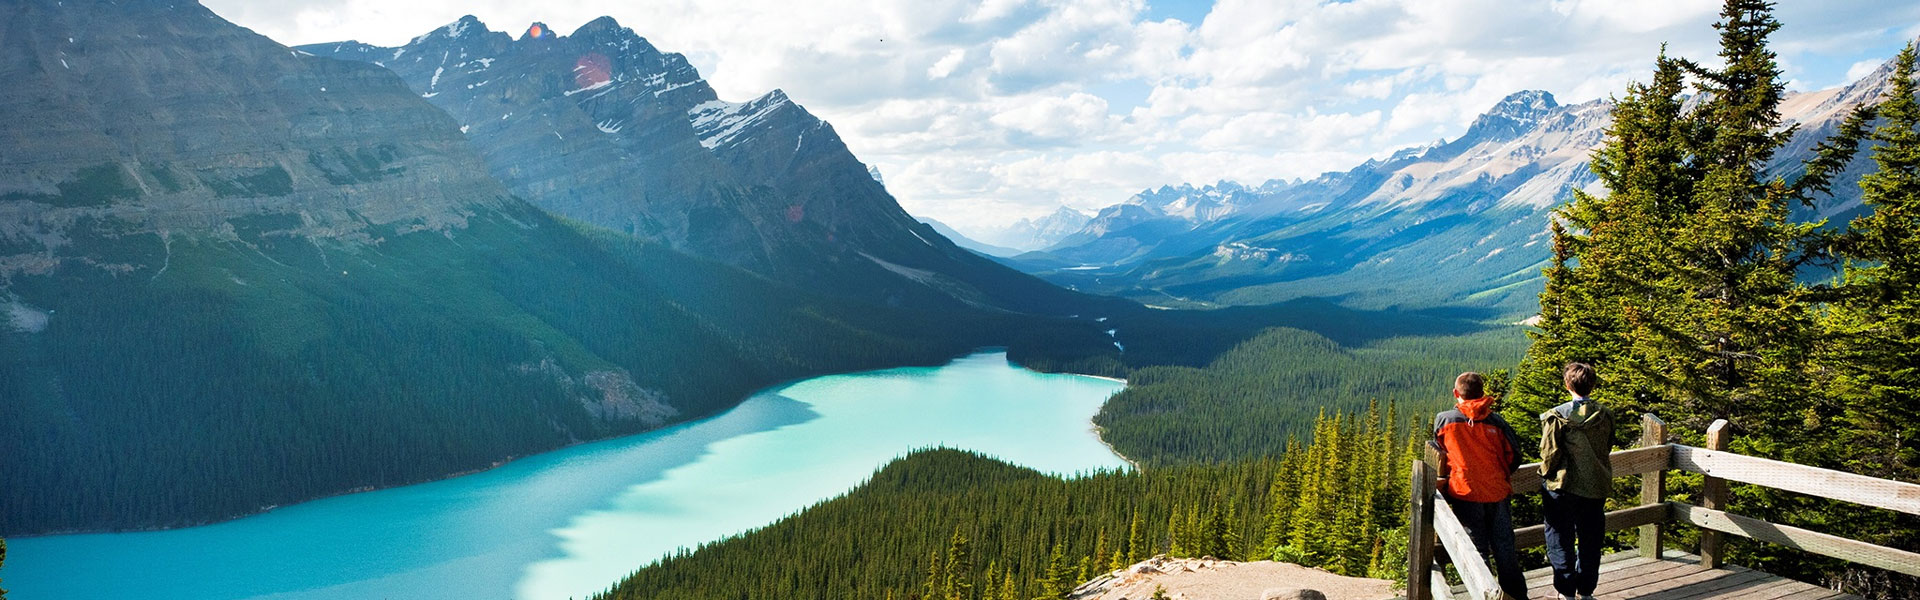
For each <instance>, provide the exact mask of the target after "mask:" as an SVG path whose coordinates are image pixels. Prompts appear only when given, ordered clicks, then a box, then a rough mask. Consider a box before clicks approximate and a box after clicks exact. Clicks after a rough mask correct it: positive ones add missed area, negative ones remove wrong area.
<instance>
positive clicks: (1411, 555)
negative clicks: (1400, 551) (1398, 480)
mask: <svg viewBox="0 0 1920 600" xmlns="http://www.w3.org/2000/svg"><path fill="white" fill-rule="evenodd" d="M1408 486H1409V489H1412V490H1413V493H1412V494H1409V495H1408V496H1409V497H1410V498H1411V502H1410V503H1409V504H1410V506H1409V507H1408V509H1409V513H1408V515H1407V600H1434V599H1435V598H1439V597H1437V596H1427V594H1428V593H1429V590H1430V588H1429V587H1428V586H1429V585H1430V583H1431V582H1429V581H1428V580H1427V578H1428V573H1429V572H1430V570H1431V568H1432V567H1433V497H1434V496H1433V468H1432V467H1430V466H1428V465H1427V462H1426V461H1420V460H1416V461H1413V480H1412V481H1410V482H1408ZM1439 583H1440V584H1441V585H1445V584H1446V578H1445V577H1441V578H1440V579H1439ZM1447 597H1448V598H1450V597H1451V595H1450V594H1449V595H1448V596H1447Z"/></svg>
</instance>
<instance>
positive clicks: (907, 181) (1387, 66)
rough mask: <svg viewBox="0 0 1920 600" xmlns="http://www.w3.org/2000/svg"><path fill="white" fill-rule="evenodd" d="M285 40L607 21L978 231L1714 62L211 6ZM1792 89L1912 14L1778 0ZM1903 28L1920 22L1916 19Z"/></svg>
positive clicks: (1247, 14) (1224, 37)
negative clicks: (781, 102) (837, 136)
mask: <svg viewBox="0 0 1920 600" xmlns="http://www.w3.org/2000/svg"><path fill="white" fill-rule="evenodd" d="M205 2H206V4H207V5H208V6H209V7H210V8H212V9H213V10H214V11H215V12H217V13H219V14H221V15H222V16H225V17H227V18H228V19H231V20H233V21H235V22H237V23H239V24H241V25H244V26H247V27H251V28H253V29H254V30H256V31H258V32H260V33H262V34H265V35H268V36H270V37H273V38H275V39H277V40H280V41H282V42H284V43H288V44H300V43H312V42H324V41H335V40H342V39H359V40H361V41H364V42H369V43H374V44H381V45H398V44H401V43H404V42H405V41H406V40H407V39H409V38H411V37H413V36H415V35H419V34H421V33H424V32H426V31H428V30H430V29H432V28H434V27H437V26H439V25H442V24H445V23H448V22H451V21H453V20H454V19H457V18H458V17H460V16H461V15H463V14H474V15H476V16H478V17H480V19H481V20H482V21H485V22H486V23H487V24H488V25H489V26H491V27H492V28H493V29H496V30H507V31H516V32H517V31H519V30H520V29H521V28H523V27H525V26H526V25H527V23H530V22H532V21H535V20H539V21H544V22H546V23H548V24H550V25H552V26H554V27H555V28H557V29H558V30H559V31H562V32H569V31H571V30H572V29H573V28H575V27H578V26H579V25H581V24H584V23H586V22H587V21H589V20H592V19H593V18H595V17H598V16H601V15H602V14H607V13H610V14H611V15H612V16H613V17H615V18H616V19H619V20H620V22H621V24H623V25H626V26H628V27H632V28H633V29H634V30H635V31H636V32H638V33H640V34H641V35H643V36H645V37H647V38H648V39H649V40H650V41H652V42H653V43H654V45H655V46H657V47H660V48H662V49H664V50H667V51H670V52H680V53H683V54H685V55H687V57H688V59H689V60H690V61H691V62H693V64H694V65H695V66H696V67H698V68H699V69H700V70H701V72H702V74H704V75H705V76H706V77H707V79H708V80H709V81H710V82H711V83H712V85H713V86H714V89H715V90H717V91H718V92H719V93H720V95H721V96H722V97H723V98H727V99H731V100H744V99H747V98H752V97H755V96H758V95H760V94H762V93H764V92H766V91H767V90H770V89H773V88H782V89H784V90H786V91H787V93H788V95H790V96H791V97H793V98H794V99H795V100H796V101H798V102H800V103H802V104H804V105H806V106H807V107H808V109H809V110H811V111H813V112H814V113H815V114H818V115H820V116H822V117H823V118H826V119H827V120H829V121H831V122H833V124H834V126H835V128H836V129H838V130H839V131H840V132H841V134H842V136H843V137H844V138H846V141H847V143H848V145H849V147H851V148H852V149H853V150H854V152H855V153H856V154H858V155H859V156H860V158H861V159H862V160H864V161H866V162H868V163H869V164H877V165H880V166H881V167H882V168H883V169H885V171H886V172H887V183H888V187H889V189H891V190H892V191H893V193H894V195H895V196H896V197H898V198H899V200H900V202H901V204H902V205H903V206H905V207H906V208H907V209H908V210H909V211H910V212H914V213H915V214H922V215H926V216H932V217H935V218H939V219H941V220H943V221H947V222H949V223H952V224H954V225H956V226H959V227H961V228H963V229H965V228H967V227H970V226H972V227H984V226H990V225H993V224H998V223H1005V222H1009V221H1012V220H1015V219H1018V218H1021V217H1030V216H1038V215H1041V214H1044V213H1047V212H1051V211H1052V210H1053V209H1054V208H1055V207H1056V206H1058V205H1060V204H1067V205H1070V206H1074V207H1077V208H1082V209H1094V208H1099V207H1101V206H1105V205H1108V204H1112V203H1114V202H1118V201H1121V200H1124V199H1125V198H1126V197H1127V196H1129V195H1131V194H1132V193H1134V192H1137V191H1139V190H1141V189H1143V188H1148V187H1158V186H1160V185H1163V184H1178V183H1195V184H1205V183H1213V182H1216V181H1219V180H1222V179H1230V180H1236V181H1241V182H1244V183H1249V184H1255V183H1259V182H1261V181H1264V180H1266V179H1269V178H1299V177H1313V176H1315V175H1318V174H1319V173H1322V172H1325V171H1330V170H1344V169H1346V168H1350V167H1351V166H1353V165H1355V164H1357V163H1358V162H1360V161H1363V160H1365V159H1366V158H1367V157H1369V156H1378V155H1381V154H1382V153H1384V152H1385V151H1387V150H1390V149H1392V148H1398V147H1405V146H1409V145H1413V144H1417V143H1424V142H1429V141H1432V140H1434V139H1436V138H1443V137H1452V136H1457V135H1459V134H1460V133H1461V132H1462V131H1464V130H1465V128H1466V126H1467V125H1468V124H1469V123H1471V122H1472V120H1473V118H1474V117H1475V116H1477V115H1478V114H1479V113H1480V112H1482V111H1485V110H1486V109H1487V108H1488V107H1490V106H1492V105H1493V103H1495V102H1497V101H1498V100H1499V99H1500V98H1502V97H1505V96H1506V95H1507V94H1510V93H1512V92H1514V91H1518V90H1522V89H1544V90H1547V91H1550V92H1553V93H1554V95H1555V96H1556V97H1558V98H1559V99H1560V100H1561V101H1562V102H1567V103H1571V102H1581V101H1585V100H1591V99H1594V98H1601V97H1606V96H1609V95H1613V94H1617V93H1619V92H1620V91H1622V90H1623V89H1624V88H1625V86H1626V84H1627V82H1628V81H1631V80H1634V79H1639V78H1644V77H1645V74H1646V73H1647V72H1648V71H1649V69H1650V66H1651V63H1652V60H1653V57H1654V55H1655V53H1657V52H1658V51H1659V49H1660V46H1661V44H1663V43H1665V44H1668V49H1669V52H1670V53H1672V54H1676V55H1682V56H1688V57H1692V58H1695V59H1698V60H1702V61H1706V62H1712V61H1713V60H1714V56H1713V54H1714V47H1715V43H1716V32H1715V31H1714V30H1713V29H1712V28H1711V26H1710V25H1711V23H1712V22H1713V20H1714V19H1715V18H1716V16H1717V14H1718V9H1719V3H1718V2H1713V1H1711V0H1548V1H1541V0H1348V1H1341V2H1332V1H1327V0H1216V1H1215V2H1213V3H1212V5H1211V6H1210V8H1209V10H1207V11H1206V12H1205V13H1204V14H1205V16H1204V18H1199V19H1193V21H1197V22H1190V21H1182V20H1178V19H1172V18H1166V17H1163V16H1157V13H1156V12H1155V11H1154V8H1153V6H1152V3H1151V2H1148V1H1146V0H810V1H808V2H793V1H792V0H730V1H728V2H709V1H706V0H652V1H649V2H639V3H607V2H604V1H603V0H600V1H591V0H554V1H550V2H540V3H526V2H506V1H504V0H478V1H471V0H463V1H460V2H454V1H452V0H417V1H414V2H391V1H389V0H344V1H343V0H327V1H322V0H290V1H282V2H260V1H254V0H205ZM1777 11H1778V17H1779V18H1780V20H1781V21H1782V22H1783V23H1784V24H1785V27H1784V28H1783V29H1782V30H1781V31H1780V32H1779V33H1778V34H1776V35H1775V48H1776V50H1777V51H1778V52H1779V53H1780V60H1781V64H1782V68H1783V70H1784V71H1785V72H1786V74H1787V76H1788V77H1789V78H1791V79H1792V80H1793V84H1792V85H1793V87H1794V89H1816V88H1818V87H1825V86H1831V85H1837V84H1840V83H1842V82H1844V81H1847V80H1849V79H1850V78H1853V77H1856V76H1858V75H1859V74H1861V73H1863V72H1866V71H1870V70H1871V69H1872V68H1874V67H1877V66H1878V65H1879V64H1880V62H1881V61H1883V60H1885V59H1886V58H1887V57H1889V56H1891V55H1892V54H1893V52H1894V51H1895V50H1897V48H1898V46H1900V45H1901V44H1903V43H1905V41H1906V40H1909V39H1912V38H1913V37H1914V36H1915V35H1920V26H1912V25H1910V24H1912V23H1915V22H1920V5H1904V4H1900V3H1895V4H1889V3H1884V2H1877V1H1874V0H1833V1H1829V2H1817V3H1806V2H1802V3H1782V5H1781V6H1780V7H1779V8H1778V9H1777ZM1901 24H1908V25H1901Z"/></svg>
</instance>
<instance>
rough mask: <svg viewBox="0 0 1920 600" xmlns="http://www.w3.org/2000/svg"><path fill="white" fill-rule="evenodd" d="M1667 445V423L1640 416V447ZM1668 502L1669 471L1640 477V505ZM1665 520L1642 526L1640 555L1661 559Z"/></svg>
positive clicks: (1651, 417)
mask: <svg viewBox="0 0 1920 600" xmlns="http://www.w3.org/2000/svg"><path fill="white" fill-rule="evenodd" d="M1665 443H1667V423H1666V422H1665V421H1661V420H1660V417H1656V416H1653V413H1647V414H1643V415H1640V447H1642V448H1646V447H1651V446H1658V445H1661V444H1665ZM1666 501H1667V471H1666V470H1665V469H1660V470H1655V471H1650V472H1648V473H1645V474H1642V475H1641V476H1640V505H1641V506H1646V505H1648V504H1661V503H1664V502H1666ZM1664 523H1665V520H1664V519H1662V520H1661V522H1658V523H1651V524H1647V525H1641V526H1640V555H1641V556H1644V557H1647V558H1656V559H1657V558H1660V551H1661V543H1662V541H1663V538H1664V535H1663V534H1664V533H1665V532H1664V531H1663V528H1664V527H1665V525H1664Z"/></svg>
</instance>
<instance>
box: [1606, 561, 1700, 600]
mask: <svg viewBox="0 0 1920 600" xmlns="http://www.w3.org/2000/svg"><path fill="white" fill-rule="evenodd" d="M1730 574H1731V573H1729V572H1727V571H1722V570H1719V569H1708V568H1706V567H1702V566H1699V565H1687V566H1683V567H1680V568H1678V569H1670V570H1668V571H1664V572H1661V573H1659V574H1657V575H1656V576H1654V577H1648V578H1643V579H1640V580H1637V581H1632V582H1622V584H1623V585H1622V586H1620V587H1617V588H1615V589H1613V590H1609V591H1608V592H1606V593H1607V594H1608V595H1618V596H1625V597H1628V598H1645V597H1650V596H1652V597H1664V596H1665V595H1666V594H1669V593H1673V590H1676V589H1679V588H1683V587H1686V586H1689V585H1695V584H1699V583H1701V582H1706V581H1712V580H1714V579H1718V578H1720V577H1725V576H1727V575H1730ZM1596 591H1597V590H1596Z"/></svg>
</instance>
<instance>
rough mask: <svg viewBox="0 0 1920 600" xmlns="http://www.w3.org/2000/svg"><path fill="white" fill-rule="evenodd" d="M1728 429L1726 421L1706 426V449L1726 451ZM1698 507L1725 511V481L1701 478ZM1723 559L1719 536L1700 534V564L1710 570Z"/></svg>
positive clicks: (1703, 532) (1723, 554)
mask: <svg viewBox="0 0 1920 600" xmlns="http://www.w3.org/2000/svg"><path fill="white" fill-rule="evenodd" d="M1728 429H1730V427H1729V425H1728V423H1727V420H1726V419H1715V420H1714V421H1713V424H1712V425H1709V426H1707V448H1708V449H1712V450H1726V449H1727V442H1728V441H1729V436H1731V435H1732V433H1731V432H1730V431H1728ZM1701 473H1705V471H1701ZM1700 506H1702V507H1705V508H1707V509H1710V510H1725V509H1726V508H1727V480H1726V479H1724V478H1720V477H1714V476H1712V475H1707V476H1706V477H1704V478H1701V482H1700ZM1725 559H1726V549H1725V548H1724V547H1723V545H1722V543H1721V540H1720V534H1718V533H1715V532H1712V531H1702V532H1700V564H1701V565H1702V566H1705V567H1706V568H1709V569H1711V568H1714V567H1718V566H1720V563H1722V562H1725Z"/></svg>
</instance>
